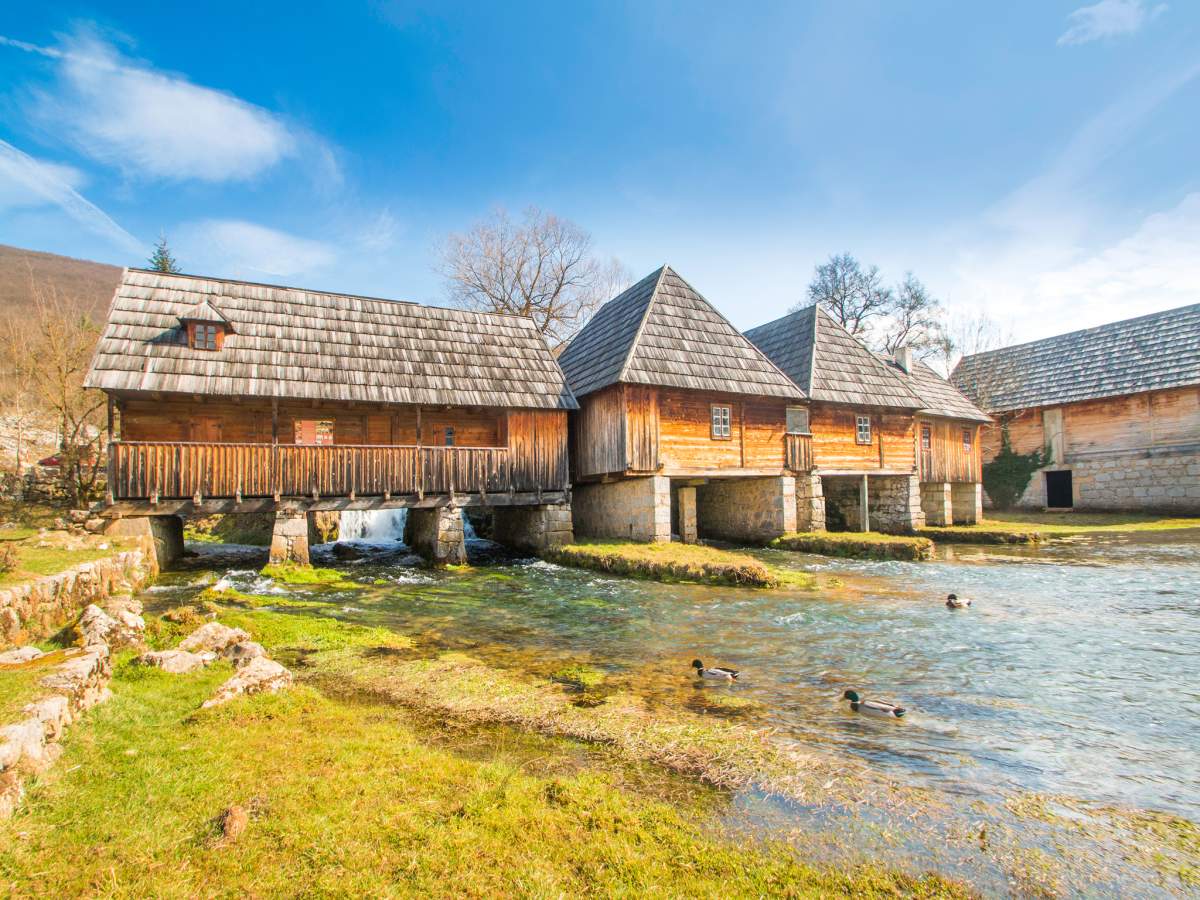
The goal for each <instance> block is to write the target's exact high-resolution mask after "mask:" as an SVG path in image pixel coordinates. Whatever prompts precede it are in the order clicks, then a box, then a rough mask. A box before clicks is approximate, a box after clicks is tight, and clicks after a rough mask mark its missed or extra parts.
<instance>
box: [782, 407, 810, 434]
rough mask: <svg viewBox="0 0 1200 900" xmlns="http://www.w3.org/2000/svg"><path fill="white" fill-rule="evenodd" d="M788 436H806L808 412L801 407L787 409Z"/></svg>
mask: <svg viewBox="0 0 1200 900" xmlns="http://www.w3.org/2000/svg"><path fill="white" fill-rule="evenodd" d="M787 431H788V434H808V433H809V431H808V410H807V409H806V408H805V407H803V406H789V407H788V408H787Z"/></svg>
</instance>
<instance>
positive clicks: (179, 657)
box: [137, 650, 217, 675]
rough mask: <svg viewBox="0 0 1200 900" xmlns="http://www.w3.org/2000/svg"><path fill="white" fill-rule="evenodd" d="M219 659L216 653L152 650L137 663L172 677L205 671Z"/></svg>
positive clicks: (138, 659) (140, 657)
mask: <svg viewBox="0 0 1200 900" xmlns="http://www.w3.org/2000/svg"><path fill="white" fill-rule="evenodd" d="M216 658H217V655H216V654H215V653H212V652H211V651H205V652H203V653H191V652H189V651H187V650H151V651H150V652H149V653H143V654H142V655H141V656H139V657H138V658H137V663H138V664H139V665H143V666H154V667H155V668H157V669H162V670H163V671H164V672H170V673H171V674H172V675H183V674H184V673H186V672H194V671H196V670H197V669H203V668H204V667H205V666H207V665H208V664H209V663H210V662H212V661H213V660H214V659H216Z"/></svg>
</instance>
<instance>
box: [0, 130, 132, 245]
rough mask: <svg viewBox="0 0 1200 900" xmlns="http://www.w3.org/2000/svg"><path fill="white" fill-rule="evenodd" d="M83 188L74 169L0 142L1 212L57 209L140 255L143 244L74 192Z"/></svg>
mask: <svg viewBox="0 0 1200 900" xmlns="http://www.w3.org/2000/svg"><path fill="white" fill-rule="evenodd" d="M82 184H83V175H82V173H80V172H79V171H78V170H77V169H74V168H72V167H71V166H64V165H61V164H59V163H51V162H45V161H41V160H37V159H34V158H33V157H32V156H30V155H29V154H28V153H25V152H24V151H22V150H18V149H17V148H16V147H14V146H13V145H12V144H10V143H8V142H7V141H3V140H0V210H3V209H6V208H7V209H13V208H17V207H30V206H43V205H47V206H57V207H59V208H60V209H62V210H63V211H64V212H65V213H66V214H67V215H68V216H70V217H71V218H72V219H74V220H75V221H76V222H78V223H79V224H80V225H82V226H84V227H85V228H87V229H88V230H89V231H91V232H93V233H95V234H98V235H100V236H101V237H104V238H106V239H107V240H109V241H111V242H112V243H113V244H114V245H115V246H117V247H120V248H121V249H122V250H125V251H127V252H129V253H136V254H138V255H141V254H142V253H143V251H144V249H145V248H144V247H143V246H142V243H141V242H140V241H139V240H138V239H137V238H135V237H134V236H133V235H131V234H130V233H129V232H128V231H126V230H125V229H124V228H122V227H121V226H120V225H118V224H117V223H116V222H114V221H113V220H112V218H110V217H109V216H108V214H107V213H105V212H104V210H102V209H100V208H99V207H98V206H96V205H95V204H94V203H92V202H90V201H89V200H87V199H85V198H84V197H83V195H82V194H80V193H79V191H78V190H76V187H78V186H81V185H82Z"/></svg>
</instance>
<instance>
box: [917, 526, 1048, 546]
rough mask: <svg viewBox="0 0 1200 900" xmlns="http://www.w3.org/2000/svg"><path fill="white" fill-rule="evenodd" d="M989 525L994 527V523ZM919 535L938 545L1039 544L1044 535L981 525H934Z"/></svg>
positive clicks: (1033, 531)
mask: <svg viewBox="0 0 1200 900" xmlns="http://www.w3.org/2000/svg"><path fill="white" fill-rule="evenodd" d="M987 525H991V526H994V525H995V523H994V522H989V523H987ZM917 534H919V535H921V537H927V538H929V539H930V540H931V541H933V542H934V543H937V544H1037V543H1039V542H1041V540H1042V537H1043V535H1042V533H1041V532H1040V531H1035V530H1033V529H1025V528H996V527H984V526H980V525H933V526H930V527H927V528H920V529H918V530H917Z"/></svg>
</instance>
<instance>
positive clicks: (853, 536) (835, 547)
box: [767, 531, 933, 559]
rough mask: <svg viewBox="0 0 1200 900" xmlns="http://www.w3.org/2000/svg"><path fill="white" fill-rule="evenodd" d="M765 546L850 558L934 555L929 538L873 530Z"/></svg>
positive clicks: (787, 538) (800, 536)
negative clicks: (881, 532)
mask: <svg viewBox="0 0 1200 900" xmlns="http://www.w3.org/2000/svg"><path fill="white" fill-rule="evenodd" d="M767 546H769V547H773V548H775V549H777V550H792V551H795V552H797V553H819V554H821V555H822V556H839V557H844V558H849V559H929V558H930V557H931V556H933V543H932V542H931V541H930V540H929V538H926V537H917V536H911V535H898V534H880V533H878V532H875V531H809V532H797V533H795V534H785V535H784V536H783V537H779V538H776V539H775V540H773V541H771V543H770V544H768V545H767Z"/></svg>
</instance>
